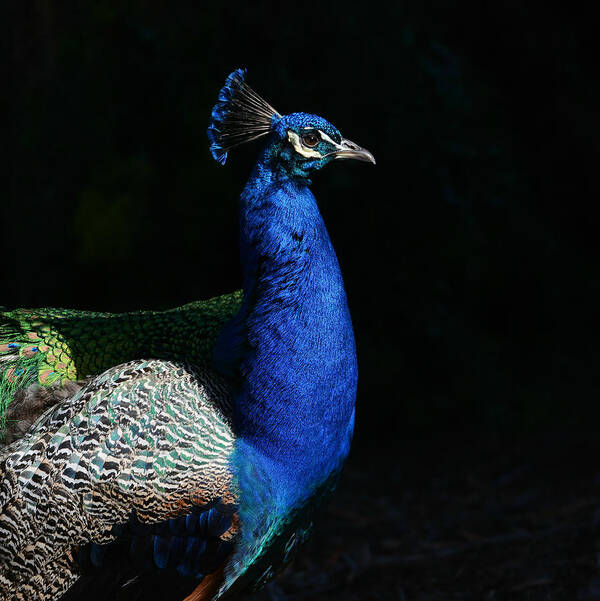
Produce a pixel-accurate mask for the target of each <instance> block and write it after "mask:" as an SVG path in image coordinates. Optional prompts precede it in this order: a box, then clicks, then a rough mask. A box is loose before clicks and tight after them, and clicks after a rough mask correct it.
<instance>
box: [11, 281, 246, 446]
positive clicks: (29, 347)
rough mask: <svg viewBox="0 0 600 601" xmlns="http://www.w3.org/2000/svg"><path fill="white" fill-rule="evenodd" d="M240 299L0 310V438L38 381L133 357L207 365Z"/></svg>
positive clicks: (72, 376)
mask: <svg viewBox="0 0 600 601" xmlns="http://www.w3.org/2000/svg"><path fill="white" fill-rule="evenodd" d="M241 300H242V291H241V290H238V291H236V292H233V293H231V294H226V295H223V296H218V297H215V298H212V299H209V300H205V301H196V302H192V303H189V304H187V305H183V306H182V307H177V308H175V309H170V310H168V311H139V312H132V313H97V312H92V311H75V310H71V309H50V308H44V309H15V310H13V311H2V312H0V440H1V439H2V437H3V434H4V431H5V427H6V412H7V409H8V406H9V404H10V403H11V401H12V400H13V399H14V397H15V394H16V393H17V392H18V391H19V390H22V389H23V388H26V387H27V386H29V385H31V384H34V383H39V384H41V385H42V386H50V385H52V384H54V383H57V382H58V383H60V384H63V383H65V382H66V381H74V380H78V379H82V378H85V377H87V376H92V375H97V374H100V373H102V372H103V371H104V370H106V369H109V368H110V367H112V366H114V365H117V364H119V363H124V362H126V361H131V360H132V359H142V358H145V359H149V358H155V359H171V360H182V359H185V360H186V361H188V362H190V363H193V364H196V365H202V364H206V363H207V362H209V361H210V359H211V355H212V349H213V345H214V343H215V341H216V338H217V336H218V334H219V332H220V330H221V327H222V326H223V325H224V324H225V322H226V321H227V320H229V319H230V318H231V317H232V316H233V315H234V314H235V313H236V312H237V310H238V309H239V307H240V303H241Z"/></svg>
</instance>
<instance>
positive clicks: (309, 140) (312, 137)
mask: <svg viewBox="0 0 600 601" xmlns="http://www.w3.org/2000/svg"><path fill="white" fill-rule="evenodd" d="M318 143H319V136H317V134H316V133H315V132H313V131H309V132H307V133H305V134H302V144H304V146H308V147H309V148H314V147H315V146H316V145H317V144H318Z"/></svg>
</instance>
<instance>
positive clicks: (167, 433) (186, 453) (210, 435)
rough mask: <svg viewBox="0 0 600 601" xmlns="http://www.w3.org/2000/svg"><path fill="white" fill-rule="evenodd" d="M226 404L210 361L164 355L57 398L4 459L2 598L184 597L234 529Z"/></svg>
mask: <svg viewBox="0 0 600 601" xmlns="http://www.w3.org/2000/svg"><path fill="white" fill-rule="evenodd" d="M230 411H231V407H230V393H229V389H228V387H227V385H226V384H225V383H224V382H223V381H222V380H221V379H220V378H219V377H218V376H217V375H216V374H214V373H212V372H210V371H209V370H205V369H196V368H191V367H188V366H185V365H183V364H179V363H173V362H168V361H159V360H151V361H134V362H130V363H127V364H123V365H120V366H117V367H114V368H112V369H110V370H108V371H106V372H104V373H103V374H102V375H100V376H98V377H96V378H94V379H93V380H91V381H90V382H89V383H88V384H87V385H86V386H84V387H83V388H82V389H81V390H80V391H79V392H77V393H76V394H75V396H74V397H73V398H71V399H69V400H67V401H65V402H63V403H61V404H59V405H57V406H55V407H52V408H51V409H49V410H48V411H47V412H46V413H45V414H44V415H43V416H42V417H41V418H40V419H39V420H38V421H37V423H36V424H35V425H34V427H33V428H32V429H31V430H30V432H29V433H28V434H27V435H26V436H25V437H24V438H22V439H21V440H19V441H17V442H15V443H13V444H12V445H10V446H9V447H7V448H6V449H5V451H4V455H3V457H2V458H1V459H0V477H1V478H2V482H1V484H0V598H2V599H15V600H18V601H25V600H27V601H34V600H35V601H37V600H43V601H47V600H48V601H49V600H54V599H59V598H61V596H62V595H63V593H64V592H65V591H67V589H69V588H70V587H72V589H71V590H70V591H69V593H68V595H69V596H70V597H69V598H73V599H75V598H78V597H77V596H73V595H75V593H77V594H83V593H84V592H85V596H86V598H87V599H90V600H91V599H115V598H119V597H118V595H117V596H116V593H115V591H117V590H120V591H123V594H125V595H126V596H125V597H124V598H127V599H132V598H135V597H136V595H137V594H141V595H143V596H144V598H145V599H152V598H161V599H168V598H174V599H175V598H177V599H182V598H183V597H184V596H185V594H183V595H182V593H185V592H187V593H189V592H190V591H191V590H192V589H193V588H194V587H195V586H196V585H198V584H199V583H200V582H201V580H202V578H203V576H204V575H206V574H209V573H210V572H212V571H214V570H215V569H216V568H218V567H219V565H221V564H222V563H223V562H224V560H225V558H226V557H227V555H228V554H229V552H230V550H231V546H232V540H233V539H234V538H235V534H236V531H237V516H236V511H237V507H236V505H237V499H236V496H235V493H234V492H233V487H232V483H231V475H230V471H229V467H228V463H229V456H230V454H231V452H232V449H233V444H234V436H233V433H232V430H231V422H230ZM164 570H169V571H172V572H173V577H174V579H175V580H174V579H173V578H167V579H165V578H164V577H161V578H156V582H159V581H160V582H169V590H168V591H161V590H159V589H157V588H156V587H155V586H154V578H153V575H154V574H157V573H158V572H162V575H163V576H164ZM101 580H104V581H105V583H106V581H109V582H110V586H105V585H103V586H98V584H99V582H100V581H101ZM148 583H150V584H148ZM174 583H175V584H174ZM177 583H179V587H180V588H178V585H177ZM73 585H74V586H73ZM144 587H145V588H144ZM136 590H137V593H136ZM100 591H102V592H100ZM111 591H112V592H111Z"/></svg>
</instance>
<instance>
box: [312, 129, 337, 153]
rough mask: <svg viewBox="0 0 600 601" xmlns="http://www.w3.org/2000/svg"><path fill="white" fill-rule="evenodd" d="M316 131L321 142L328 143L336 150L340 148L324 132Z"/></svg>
mask: <svg viewBox="0 0 600 601" xmlns="http://www.w3.org/2000/svg"><path fill="white" fill-rule="evenodd" d="M317 131H318V132H319V133H320V134H321V140H323V142H329V143H330V144H332V145H333V146H335V147H336V148H339V147H340V145H339V144H338V143H337V142H334V141H333V140H332V139H331V138H330V137H329V136H328V135H327V134H326V133H325V132H324V131H321V130H320V129H318V130H317Z"/></svg>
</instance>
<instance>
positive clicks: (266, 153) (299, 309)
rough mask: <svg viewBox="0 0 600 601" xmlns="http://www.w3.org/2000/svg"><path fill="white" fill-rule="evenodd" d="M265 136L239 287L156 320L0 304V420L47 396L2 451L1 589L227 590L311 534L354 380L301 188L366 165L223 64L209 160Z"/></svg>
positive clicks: (242, 219)
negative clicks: (349, 164) (333, 166)
mask: <svg viewBox="0 0 600 601" xmlns="http://www.w3.org/2000/svg"><path fill="white" fill-rule="evenodd" d="M263 137H264V138H266V141H265V145H264V147H263V149H262V151H261V153H260V155H259V158H258V161H257V162H256V164H255V166H254V168H253V170H252V172H251V174H250V177H249V180H248V182H247V184H246V186H245V188H244V190H243V192H242V194H241V196H240V204H239V241H240V255H241V266H242V275H243V292H242V293H234V294H233V295H228V296H225V297H220V298H217V299H213V300H211V301H206V302H204V303H193V304H191V305H187V306H185V307H181V308H179V309H175V310H173V311H168V312H163V313H134V314H124V315H110V314H97V313H93V314H89V313H78V312H70V311H64V310H33V311H23V310H19V311H15V312H6V313H4V315H3V318H2V321H1V322H0V323H1V325H0V327H1V328H2V329H1V330H0V332H1V333H2V335H4V336H5V339H2V340H1V342H2V345H3V346H1V347H0V352H2V353H3V355H2V356H1V357H0V359H1V360H2V361H1V362H0V365H3V371H2V373H3V376H2V377H3V380H2V385H3V389H2V391H3V392H2V393H3V394H4V395H5V396H4V398H5V400H7V401H12V402H11V404H10V405H9V410H10V409H11V407H12V406H18V405H20V404H22V403H23V402H25V401H26V399H27V398H28V397H36V395H37V397H40V396H44V395H46V396H48V395H49V396H52V395H51V394H50V392H49V391H54V392H55V393H56V394H55V395H54V398H53V400H52V401H48V403H47V408H46V409H45V411H44V412H43V413H42V415H41V416H40V417H39V418H38V419H37V420H36V421H35V423H33V424H32V426H31V427H30V428H29V429H28V430H27V431H26V433H25V434H24V435H23V436H21V437H15V438H16V439H15V440H14V441H13V442H11V443H10V444H9V445H8V446H6V447H5V449H4V450H3V452H2V456H1V457H0V474H1V482H0V598H2V599H15V600H18V601H38V600H40V601H42V600H43V601H50V600H55V599H62V600H76V599H86V600H88V601H95V600H97V601H100V600H105V601H108V600H120V599H123V600H125V599H127V600H135V599H144V600H153V599H156V600H158V599H160V600H161V601H166V600H174V601H182V600H185V601H205V600H208V599H221V598H228V597H229V596H232V595H234V594H235V593H236V592H239V591H241V590H244V589H250V590H256V589H258V588H260V587H261V586H263V585H264V584H265V583H266V582H268V581H269V580H270V579H271V578H272V577H273V576H274V575H275V574H276V573H277V572H278V571H279V570H280V569H282V568H283V567H284V566H285V565H287V564H288V563H289V562H290V561H291V560H292V559H293V557H294V555H295V554H296V552H297V549H298V548H299V547H300V546H301V545H302V543H303V542H304V541H305V540H306V539H307V537H308V536H309V534H310V532H311V530H312V524H313V519H314V517H315V515H316V513H317V512H318V510H319V508H320V507H321V505H322V504H323V503H324V502H325V501H326V500H327V499H328V498H329V496H330V495H331V494H332V492H333V490H334V489H335V487H336V483H337V481H338V478H339V474H340V470H341V469H342V466H343V464H344V461H345V459H346V457H347V455H348V452H349V449H350V443H351V439H352V434H353V430H354V412H355V409H354V408H355V399H356V386H357V374H358V368H357V359H356V351H355V342H354V334H353V328H352V322H351V318H350V313H349V309H348V303H347V298H346V293H345V289H344V283H343V279H342V275H341V272H340V267H339V264H338V260H337V257H336V254H335V251H334V249H333V246H332V243H331V240H330V238H329V235H328V233H327V229H326V227H325V224H324V222H323V219H322V217H321V215H320V212H319V209H318V207H317V202H316V199H315V197H314V195H313V194H312V192H311V191H310V184H311V180H310V178H311V177H312V175H313V174H314V173H315V172H316V171H318V170H319V169H321V168H322V167H324V166H325V165H327V164H329V163H330V162H332V161H334V160H338V159H346V158H348V159H358V160H360V161H366V162H371V163H375V159H374V158H373V155H372V154H371V153H370V152H368V151H367V150H365V149H363V148H361V147H359V146H358V145H356V144H354V143H352V142H350V141H348V140H346V139H344V138H342V136H341V134H340V132H339V131H338V129H337V128H336V127H334V126H333V125H332V124H331V123H329V122H328V121H327V120H325V119H324V118H322V117H319V116H316V115H312V114H308V113H291V114H286V115H282V114H280V113H279V112H277V111H276V110H275V109H273V107H272V106H271V105H270V104H268V103H267V102H266V101H265V100H264V99H263V98H262V97H261V96H259V95H258V94H257V93H256V92H255V91H254V90H253V89H252V88H251V87H250V86H249V85H248V84H247V83H246V71H245V70H243V69H237V70H236V71H234V72H233V73H231V74H230V75H229V76H228V77H227V79H226V81H225V85H224V86H223V88H222V89H221V91H220V93H219V96H218V101H217V103H216V105H215V107H214V108H213V111H212V114H211V120H210V124H209V127H208V138H209V142H210V151H211V154H212V156H213V157H214V158H215V159H216V160H217V161H218V162H219V163H221V164H225V162H226V159H227V156H228V152H229V151H230V150H231V149H232V148H234V147H236V146H237V145H240V144H243V143H247V142H249V141H251V140H254V139H257V138H263ZM106 340H110V341H111V343H112V344H111V345H109V346H110V347H112V348H107V345H106V344H103V343H104V342H105V341H106ZM82 378H86V379H85V380H83V381H80V382H79V384H78V385H75V384H72V383H73V382H75V381H77V380H82ZM61 395H62V396H61Z"/></svg>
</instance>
